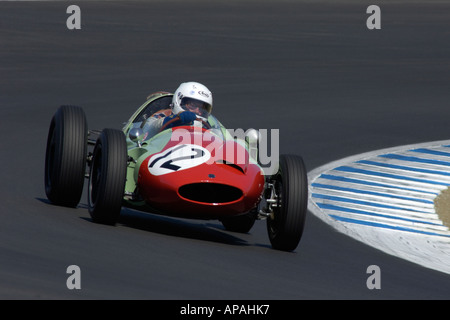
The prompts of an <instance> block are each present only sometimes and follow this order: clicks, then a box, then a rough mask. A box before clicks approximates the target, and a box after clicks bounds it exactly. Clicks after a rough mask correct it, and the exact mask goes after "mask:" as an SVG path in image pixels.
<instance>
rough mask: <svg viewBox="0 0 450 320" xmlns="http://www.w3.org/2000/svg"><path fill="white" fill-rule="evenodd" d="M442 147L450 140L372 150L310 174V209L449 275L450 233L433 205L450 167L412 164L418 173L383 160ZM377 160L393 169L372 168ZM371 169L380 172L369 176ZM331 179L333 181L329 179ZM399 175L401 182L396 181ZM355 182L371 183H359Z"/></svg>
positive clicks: (372, 243) (337, 225) (376, 245)
mask: <svg viewBox="0 0 450 320" xmlns="http://www.w3.org/2000/svg"><path fill="white" fill-rule="evenodd" d="M443 145H450V140H442V141H435V142H426V143H420V144H411V145H405V146H399V147H393V148H386V149H381V150H376V151H370V152H367V153H362V154H359V155H354V156H350V157H347V158H344V159H341V160H337V161H334V162H331V163H328V164H326V165H324V166H321V167H318V168H316V169H314V170H312V171H310V172H309V173H308V178H309V202H308V209H309V211H310V212H312V213H313V214H314V215H315V216H317V217H318V218H320V219H321V220H322V221H324V222H325V223H327V224H329V225H330V226H332V227H333V228H334V229H336V230H337V231H339V232H342V233H344V234H346V235H348V236H350V237H352V238H354V239H356V240H359V241H361V242H363V243H366V244H367V245H370V246H372V247H374V248H377V249H379V250H381V251H383V252H386V253H388V254H391V255H394V256H397V257H399V258H402V259H405V260H408V261H411V262H414V263H417V264H420V265H422V266H424V267H427V268H430V269H434V270H438V271H441V272H444V273H449V274H450V230H449V229H448V228H447V227H446V226H444V225H443V223H442V221H441V220H440V219H439V218H438V217H437V214H436V213H435V211H434V204H433V201H434V199H435V198H436V197H437V195H438V194H439V193H440V191H442V190H444V189H446V188H447V186H450V166H449V167H448V168H446V166H445V165H444V166H442V165H433V164H424V165H422V164H420V163H419V164H417V163H408V164H407V165H408V166H410V167H411V168H414V169H419V171H418V172H417V171H410V170H404V166H405V165H404V163H402V162H401V161H399V160H398V159H391V158H390V157H384V156H385V155H388V156H389V155H392V154H395V155H399V156H401V157H403V156H412V154H411V150H414V149H418V148H426V149H438V150H439V151H442V146H443ZM448 152H449V153H450V148H448ZM413 156H415V157H418V158H424V159H431V160H434V159H435V160H441V161H447V162H449V163H450V157H449V158H448V159H445V157H444V158H443V157H441V156H438V155H436V156H434V155H431V156H430V155H429V154H426V155H423V154H419V153H417V154H413ZM373 162H377V163H382V164H387V165H388V167H384V166H373ZM336 169H337V170H336ZM369 170H370V172H372V171H373V172H375V174H374V175H367V174H365V173H366V171H369ZM429 170H431V171H429ZM436 171H439V172H443V173H444V174H436ZM447 172H448V173H449V175H448V176H447V175H446V173H447ZM332 176H333V180H328V179H327V177H332ZM397 176H400V177H401V178H402V179H396V178H395V177H397ZM393 177H394V178H393ZM335 179H337V180H335ZM349 179H350V180H349ZM351 179H358V180H361V181H368V182H370V184H369V185H366V184H361V185H360V184H354V183H351V181H353V180H351ZM346 181H347V182H346ZM348 181H350V183H348ZM380 185H381V186H382V187H380ZM387 185H389V186H391V187H388V186H387Z"/></svg>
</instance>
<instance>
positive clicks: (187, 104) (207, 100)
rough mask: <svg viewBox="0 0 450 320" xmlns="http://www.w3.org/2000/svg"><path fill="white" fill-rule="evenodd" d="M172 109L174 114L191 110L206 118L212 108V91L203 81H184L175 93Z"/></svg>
mask: <svg viewBox="0 0 450 320" xmlns="http://www.w3.org/2000/svg"><path fill="white" fill-rule="evenodd" d="M172 110H173V113H174V114H178V113H180V112H183V111H191V112H194V113H195V114H197V115H198V116H200V117H202V118H204V119H205V120H206V119H208V116H209V115H210V113H211V110H212V93H211V91H209V89H208V88H207V87H205V86H204V85H202V84H201V83H198V82H185V83H182V84H181V85H180V86H179V87H178V89H177V90H176V91H175V93H174V94H173V98H172Z"/></svg>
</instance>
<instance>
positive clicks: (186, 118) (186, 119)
mask: <svg viewBox="0 0 450 320" xmlns="http://www.w3.org/2000/svg"><path fill="white" fill-rule="evenodd" d="M178 116H179V117H180V121H181V123H182V124H191V123H192V122H194V120H195V119H197V115H196V114H195V113H193V112H191V111H183V112H180V113H179V114H178Z"/></svg>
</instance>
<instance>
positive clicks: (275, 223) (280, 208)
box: [267, 155, 308, 251]
mask: <svg viewBox="0 0 450 320" xmlns="http://www.w3.org/2000/svg"><path fill="white" fill-rule="evenodd" d="M271 180H272V182H273V183H274V185H275V190H276V193H277V195H278V196H279V198H278V203H277V207H275V208H274V215H273V217H269V218H267V231H268V234H269V239H270V242H271V244H272V247H273V248H274V249H277V250H283V251H293V250H295V249H296V248H297V246H298V244H299V242H300V239H301V237H302V234H303V229H304V226H305V220H306V212H307V204H308V177H307V172H306V169H305V165H304V163H303V159H302V158H301V157H299V156H295V155H281V156H280V166H279V170H278V172H277V173H276V174H275V175H274V176H272V177H271Z"/></svg>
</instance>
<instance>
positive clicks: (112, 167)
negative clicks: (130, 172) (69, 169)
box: [88, 129, 128, 225]
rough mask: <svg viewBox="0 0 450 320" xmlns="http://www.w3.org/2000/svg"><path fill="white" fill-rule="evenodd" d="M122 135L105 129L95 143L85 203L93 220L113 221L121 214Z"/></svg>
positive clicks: (124, 158) (124, 147)
mask: <svg viewBox="0 0 450 320" xmlns="http://www.w3.org/2000/svg"><path fill="white" fill-rule="evenodd" d="M127 159H128V156H127V145H126V141H125V135H124V134H123V132H122V131H120V130H116V129H104V130H103V131H102V132H101V134H100V136H99V137H98V139H97V142H96V144H95V147H94V152H93V157H92V163H91V168H90V174H89V190H88V207H89V214H90V215H91V217H92V220H93V221H94V222H97V223H102V224H109V225H114V224H115V223H116V222H117V219H118V218H119V216H120V210H121V208H122V200H123V195H124V189H125V181H126V171H127Z"/></svg>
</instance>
